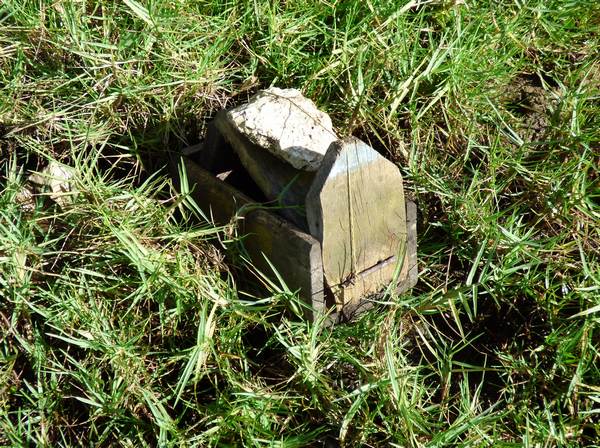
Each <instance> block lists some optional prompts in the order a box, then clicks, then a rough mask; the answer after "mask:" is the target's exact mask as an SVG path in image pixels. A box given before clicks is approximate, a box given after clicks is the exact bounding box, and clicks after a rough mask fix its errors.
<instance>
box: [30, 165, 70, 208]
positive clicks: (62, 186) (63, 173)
mask: <svg viewBox="0 0 600 448" xmlns="http://www.w3.org/2000/svg"><path fill="white" fill-rule="evenodd" d="M74 175H75V170H74V169H73V168H72V167H70V166H66V165H62V164H60V163H58V162H54V161H52V162H50V163H49V164H48V166H47V167H46V168H44V169H43V170H42V171H40V172H39V173H33V174H32V175H31V176H29V181H30V182H32V183H34V184H37V185H40V186H45V187H47V188H48V189H49V190H50V199H52V200H53V201H54V202H56V203H57V204H58V205H60V206H61V207H63V208H64V207H65V206H67V205H69V204H71V203H72V200H73V195H74V194H76V193H77V192H76V191H75V189H74V186H73V181H72V177H73V176H74Z"/></svg>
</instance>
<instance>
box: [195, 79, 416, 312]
mask: <svg viewBox="0 0 600 448" xmlns="http://www.w3.org/2000/svg"><path fill="white" fill-rule="evenodd" d="M196 149H197V153H196V155H195V156H196V158H197V159H198V161H199V162H200V164H201V165H202V166H199V165H197V164H195V163H194V162H193V161H192V160H190V159H186V162H185V167H186V170H187V176H188V179H189V180H190V181H191V182H192V183H194V184H195V186H196V188H195V190H194V197H195V198H196V201H197V202H198V203H199V205H200V206H201V207H202V208H203V209H204V210H205V211H206V212H207V213H210V214H211V215H212V216H213V217H214V218H215V220H216V221H217V222H219V223H225V222H227V221H228V220H230V219H231V218H232V217H233V216H236V215H238V216H239V215H243V220H242V221H241V223H242V224H241V229H240V230H241V232H242V233H243V234H247V237H246V238H245V240H244V244H245V248H246V250H247V252H248V254H249V255H250V257H251V258H252V262H253V263H254V264H255V265H256V266H257V267H259V268H260V269H261V270H262V271H263V272H265V273H268V272H269V271H270V266H269V263H267V262H266V261H265V257H266V258H267V259H268V260H269V262H270V264H272V265H273V266H274V267H275V269H276V270H277V271H278V273H279V274H280V275H281V277H282V278H283V279H284V280H285V281H286V283H287V285H288V286H289V287H290V288H291V289H292V290H299V293H300V295H301V297H303V298H304V299H305V300H306V301H307V302H308V304H309V305H310V306H311V308H312V312H311V313H308V317H309V318H313V319H314V318H316V316H317V315H318V314H321V313H331V315H332V320H333V321H339V320H343V319H347V318H350V317H352V316H353V315H355V314H356V313H358V312H360V311H362V310H363V309H365V308H367V307H368V306H370V304H371V302H370V301H369V300H368V299H367V298H368V296H369V295H372V294H374V293H377V292H379V291H381V290H382V288H384V287H388V286H389V285H390V283H391V282H394V284H395V288H396V289H397V290H398V291H404V290H406V289H408V288H410V287H412V286H413V285H414V284H415V283H416V280H417V262H416V207H415V205H414V203H412V202H411V201H407V200H406V198H405V196H404V190H403V184H402V176H401V173H400V171H399V169H398V167H397V166H395V165H394V164H393V163H391V162H390V161H388V160H387V159H385V158H384V157H382V156H381V155H380V154H378V153H377V152H376V151H375V150H374V149H373V148H371V147H370V146H368V145H367V144H365V143H364V142H362V141H360V140H358V139H356V138H347V139H344V140H338V138H337V136H336V135H335V133H334V132H333V128H332V126H331V120H330V119H329V117H328V116H327V115H326V114H324V113H323V112H321V111H319V110H318V109H317V108H316V106H315V105H314V103H312V101H310V100H307V99H306V98H304V97H303V96H302V95H301V94H300V93H299V92H298V91H296V90H293V89H288V90H281V89H276V88H272V89H268V90H266V91H262V92H261V93H259V94H258V95H256V96H255V97H253V99H251V101H250V102H249V103H248V104H246V105H243V106H240V107H238V108H236V109H232V110H229V111H222V112H220V113H219V114H217V116H216V118H215V120H214V121H213V122H212V123H210V124H209V132H208V135H207V138H206V140H205V142H204V145H200V147H198V148H196ZM234 171H237V172H238V173H239V172H243V173H242V174H243V175H246V176H247V178H248V181H249V183H252V182H253V183H255V184H256V186H258V188H259V189H260V191H261V193H262V195H263V196H264V197H265V198H266V199H267V201H271V205H273V204H275V203H276V205H277V207H275V208H274V209H273V208H261V207H248V204H251V203H255V204H256V203H257V202H260V201H257V200H256V199H252V198H250V197H248V196H247V195H246V194H245V193H244V192H243V191H240V189H239V188H235V187H234V186H232V185H230V184H228V176H229V174H230V173H232V172H234ZM241 188H242V189H243V187H241ZM315 313H316V314H315Z"/></svg>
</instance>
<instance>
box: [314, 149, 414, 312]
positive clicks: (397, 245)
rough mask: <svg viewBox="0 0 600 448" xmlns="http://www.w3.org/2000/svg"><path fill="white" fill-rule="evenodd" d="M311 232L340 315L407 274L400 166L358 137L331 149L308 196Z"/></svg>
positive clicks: (403, 202)
mask: <svg viewBox="0 0 600 448" xmlns="http://www.w3.org/2000/svg"><path fill="white" fill-rule="evenodd" d="M306 215H307V219H308V226H309V229H310V233H311V234H312V235H313V236H314V237H315V238H316V239H317V240H319V241H320V242H321V251H322V256H323V272H324V276H325V281H326V285H327V287H329V288H330V289H331V291H332V292H333V294H334V296H335V299H336V305H337V308H338V311H339V312H344V309H345V308H348V309H352V308H356V307H357V306H358V305H359V302H360V300H361V298H362V297H364V296H366V295H368V294H372V293H375V292H378V291H379V290H381V289H382V288H383V287H384V286H386V285H387V284H388V283H389V282H390V281H391V280H392V278H393V276H394V273H395V272H396V269H397V267H398V264H400V266H399V268H400V278H399V280H401V281H402V280H404V279H406V277H407V276H408V263H405V259H406V258H407V253H408V250H409V248H408V247H407V227H406V205H405V201H404V190H403V186H402V175H401V174H400V171H399V170H398V167H397V166H396V165H394V164H393V163H392V162H390V161H389V160H387V159H385V158H384V157H382V156H381V155H380V154H378V153H377V152H376V151H375V150H374V149H373V148H371V147H370V146H368V145H367V144H365V143H363V142H361V141H360V140H358V139H356V138H349V139H346V140H343V141H337V142H335V143H333V144H332V145H331V147H330V148H329V150H328V151H327V154H326V155H325V158H324V160H323V163H322V166H321V168H320V169H319V171H317V174H316V177H315V181H314V183H313V185H312V187H311V189H310V190H309V192H308V195H307V198H306Z"/></svg>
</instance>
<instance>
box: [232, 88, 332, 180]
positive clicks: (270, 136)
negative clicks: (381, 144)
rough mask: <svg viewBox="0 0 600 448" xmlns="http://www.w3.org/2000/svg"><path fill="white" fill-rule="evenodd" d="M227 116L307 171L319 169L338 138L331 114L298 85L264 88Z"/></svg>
mask: <svg viewBox="0 0 600 448" xmlns="http://www.w3.org/2000/svg"><path fill="white" fill-rule="evenodd" d="M227 119H228V120H229V121H230V122H231V124H232V125H233V126H234V128H235V129H236V130H237V131H238V132H240V133H241V134H243V135H244V136H245V137H246V138H248V140H250V141H251V142H252V143H255V144H256V145H258V146H260V147H262V148H265V149H266V150H268V151H270V152H271V153H272V154H274V155H275V156H277V157H279V158H280V159H283V160H285V161H286V162H288V163H289V164H290V165H292V166H293V167H294V168H297V169H300V170H305V171H316V170H317V169H318V168H319V166H320V164H321V161H322V160H323V156H324V155H325V152H326V151H327V148H329V145H330V144H331V143H332V142H334V141H336V140H337V136H336V135H335V132H334V131H333V126H332V124H331V118H329V115H327V114H326V113H325V112H322V111H320V110H319V109H317V106H315V103H313V102H312V101H311V100H309V99H308V98H305V97H304V96H302V93H300V91H298V90H296V89H279V88H277V87H271V88H269V89H267V90H262V91H260V92H259V93H258V94H256V95H255V96H253V97H252V98H251V99H250V101H249V102H248V103H247V104H243V105H241V106H239V107H237V108H235V109H232V110H230V111H228V112H227Z"/></svg>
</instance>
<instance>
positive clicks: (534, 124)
mask: <svg viewBox="0 0 600 448" xmlns="http://www.w3.org/2000/svg"><path fill="white" fill-rule="evenodd" d="M501 102H502V103H503V104H504V105H505V107H506V109H507V110H508V111H509V112H510V113H511V115H512V118H513V120H511V121H512V123H510V124H511V125H512V126H513V128H514V130H515V131H516V132H517V134H518V135H519V136H520V137H521V138H522V139H523V141H524V142H525V143H531V142H542V141H544V140H545V139H546V137H547V135H548V132H549V131H550V129H551V120H550V117H551V110H552V106H553V104H554V99H553V98H552V95H551V93H550V92H549V91H548V90H546V89H544V84H543V83H542V81H541V80H540V78H539V77H538V76H537V75H527V76H520V77H518V78H516V79H515V81H514V82H513V83H511V84H509V85H507V87H506V91H505V92H504V93H503V95H502V97H501Z"/></svg>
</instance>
